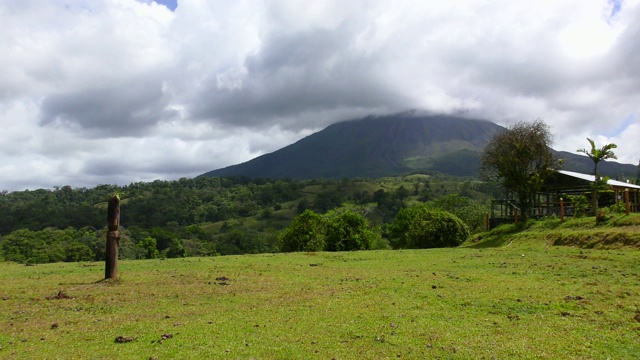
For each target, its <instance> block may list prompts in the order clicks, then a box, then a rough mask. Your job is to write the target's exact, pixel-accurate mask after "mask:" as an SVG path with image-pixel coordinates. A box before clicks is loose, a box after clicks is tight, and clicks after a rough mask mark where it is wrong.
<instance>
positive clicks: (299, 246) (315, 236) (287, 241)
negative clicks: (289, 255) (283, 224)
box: [281, 209, 326, 252]
mask: <svg viewBox="0 0 640 360" xmlns="http://www.w3.org/2000/svg"><path fill="white" fill-rule="evenodd" d="M325 226H326V224H325V220H324V218H323V217H322V216H321V215H319V214H316V213H315V212H314V211H313V210H309V209H307V210H305V211H303V212H302V213H301V214H300V215H298V216H296V217H295V218H294V219H293V221H292V222H291V224H289V226H287V228H286V229H285V230H284V233H283V234H282V239H281V240H282V250H283V251H285V252H291V251H322V250H324V244H325V241H324V233H325Z"/></svg>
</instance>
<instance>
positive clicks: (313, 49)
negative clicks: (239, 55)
mask: <svg viewBox="0 0 640 360" xmlns="http://www.w3.org/2000/svg"><path fill="white" fill-rule="evenodd" d="M353 38H354V33H353V30H352V29H350V28H349V27H348V26H344V27H341V28H339V29H335V30H326V29H310V30H305V31H301V32H295V33H283V32H278V33H274V34H270V35H269V36H268V38H267V39H266V40H265V41H264V43H263V44H262V46H261V47H260V49H259V50H258V52H257V53H256V54H254V55H251V56H249V57H248V58H247V59H246V61H245V63H244V64H243V65H244V66H243V69H242V71H241V72H239V73H235V74H234V73H231V74H223V75H218V76H213V75H212V76H210V77H209V78H208V79H207V81H205V83H204V84H203V88H202V89H201V90H200V91H199V93H198V94H197V96H196V97H195V98H194V101H193V103H192V106H191V110H192V114H193V115H194V116H195V117H198V118H203V119H216V120H218V121H220V122H221V123H224V124H228V125H235V126H259V127H260V126H272V125H274V124H279V125H281V126H285V127H291V128H297V129H300V128H305V127H310V126H311V127H314V126H318V124H309V123H304V122H301V121H300V120H301V118H303V116H302V115H303V114H305V113H308V112H319V111H324V110H327V109H341V108H342V109H375V108H377V107H379V106H382V105H384V106H386V107H391V108H396V109H399V108H403V107H406V106H407V105H408V104H409V103H410V102H409V99H407V98H406V97H405V96H404V94H403V93H399V92H395V91H393V86H391V84H389V83H387V82H386V80H385V79H384V78H383V77H381V76H380V73H382V72H383V71H384V64H380V63H378V62H377V59H376V58H375V57H371V56H369V57H367V56H364V55H363V54H361V53H358V52H355V51H350V47H351V45H352V42H353ZM333 121H335V120H333Z"/></svg>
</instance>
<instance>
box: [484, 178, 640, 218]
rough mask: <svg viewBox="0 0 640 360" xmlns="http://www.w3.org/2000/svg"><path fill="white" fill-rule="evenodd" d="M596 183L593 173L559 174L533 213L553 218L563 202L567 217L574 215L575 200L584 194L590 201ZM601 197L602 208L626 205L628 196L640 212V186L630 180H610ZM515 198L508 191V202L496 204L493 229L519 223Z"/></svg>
mask: <svg viewBox="0 0 640 360" xmlns="http://www.w3.org/2000/svg"><path fill="white" fill-rule="evenodd" d="M595 180H596V179H595V177H594V176H593V175H589V174H581V173H577V172H573V171H566V170H559V171H557V172H555V173H554V174H553V175H552V176H551V177H549V178H548V179H547V180H546V181H545V182H544V184H543V186H542V187H541V190H540V192H539V193H537V194H536V195H535V199H534V208H533V214H531V216H532V217H534V218H540V217H544V216H549V215H560V202H561V199H562V201H563V204H564V207H563V208H564V214H565V215H566V216H573V215H574V214H575V210H576V202H575V199H576V198H577V197H579V196H580V195H584V196H586V198H587V199H590V198H591V193H592V189H593V183H594V182H595ZM599 194H600V196H599V203H600V204H599V206H601V207H606V206H610V205H614V204H618V203H620V202H625V201H626V199H627V196H628V199H629V203H630V211H631V212H638V211H640V207H639V204H638V200H639V198H640V195H639V194H640V185H636V184H633V183H631V182H629V181H618V180H608V181H607V186H606V189H604V190H602V191H600V192H599ZM515 199H516V196H515V194H514V193H513V192H512V191H509V190H508V189H507V190H506V196H505V198H504V199H500V200H493V201H492V204H491V214H490V215H491V217H490V222H489V226H490V227H494V226H497V225H499V224H502V223H510V222H514V221H516V220H517V215H518V207H517V205H516V203H515ZM587 206H590V202H588V203H587Z"/></svg>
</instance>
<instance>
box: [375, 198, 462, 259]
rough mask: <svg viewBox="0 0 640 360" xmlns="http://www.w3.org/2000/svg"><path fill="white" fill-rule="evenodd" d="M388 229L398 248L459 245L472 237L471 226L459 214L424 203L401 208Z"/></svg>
mask: <svg viewBox="0 0 640 360" xmlns="http://www.w3.org/2000/svg"><path fill="white" fill-rule="evenodd" d="M388 231H389V236H390V237H391V243H392V245H393V247H394V248H410V249H426V248H436V247H451V246H458V245H460V244H462V242H464V241H465V240H466V239H467V238H468V237H469V228H468V227H467V225H466V224H465V223H464V222H463V221H462V220H460V219H459V218H458V217H457V216H455V215H453V214H451V213H449V212H446V211H443V210H434V209H429V208H428V207H427V206H426V205H425V204H420V203H419V204H415V205H413V206H411V207H409V208H405V209H402V210H400V211H399V212H398V215H396V218H395V219H394V221H393V222H392V223H391V225H389V228H388Z"/></svg>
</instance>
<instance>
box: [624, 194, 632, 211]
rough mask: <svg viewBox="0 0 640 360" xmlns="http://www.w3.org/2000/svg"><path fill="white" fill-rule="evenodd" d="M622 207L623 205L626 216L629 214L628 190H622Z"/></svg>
mask: <svg viewBox="0 0 640 360" xmlns="http://www.w3.org/2000/svg"><path fill="white" fill-rule="evenodd" d="M624 205H625V210H626V213H627V215H629V212H630V210H631V209H630V207H631V206H630V204H629V189H624Z"/></svg>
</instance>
